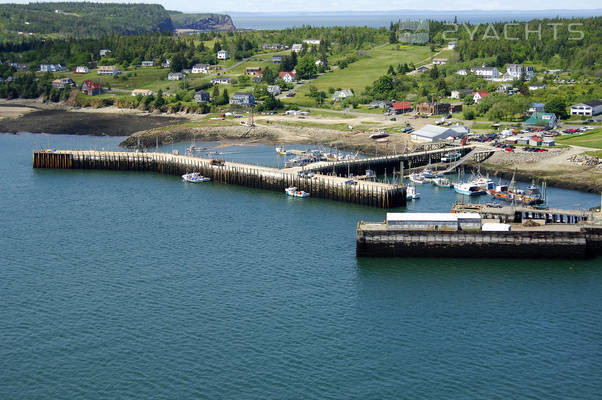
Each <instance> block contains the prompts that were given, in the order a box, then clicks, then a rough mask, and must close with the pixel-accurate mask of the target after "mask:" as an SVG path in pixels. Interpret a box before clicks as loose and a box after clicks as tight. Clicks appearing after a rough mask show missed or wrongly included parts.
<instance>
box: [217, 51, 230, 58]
mask: <svg viewBox="0 0 602 400" xmlns="http://www.w3.org/2000/svg"><path fill="white" fill-rule="evenodd" d="M228 58H230V56H229V55H228V52H227V51H226V50H220V51H218V52H217V59H218V60H227V59H228Z"/></svg>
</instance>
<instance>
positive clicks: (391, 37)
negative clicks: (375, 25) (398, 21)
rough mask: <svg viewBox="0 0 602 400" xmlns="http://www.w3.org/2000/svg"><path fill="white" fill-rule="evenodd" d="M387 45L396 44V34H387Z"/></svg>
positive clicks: (392, 32)
mask: <svg viewBox="0 0 602 400" xmlns="http://www.w3.org/2000/svg"><path fill="white" fill-rule="evenodd" d="M389 43H390V44H395V43H397V32H395V31H391V33H389Z"/></svg>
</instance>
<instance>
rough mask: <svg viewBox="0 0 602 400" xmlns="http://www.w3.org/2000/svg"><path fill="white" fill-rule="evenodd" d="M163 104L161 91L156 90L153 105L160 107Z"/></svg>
mask: <svg viewBox="0 0 602 400" xmlns="http://www.w3.org/2000/svg"><path fill="white" fill-rule="evenodd" d="M164 105H165V99H164V98H163V91H162V90H159V91H158V92H157V98H156V99H155V107H156V108H161V107H163V106H164Z"/></svg>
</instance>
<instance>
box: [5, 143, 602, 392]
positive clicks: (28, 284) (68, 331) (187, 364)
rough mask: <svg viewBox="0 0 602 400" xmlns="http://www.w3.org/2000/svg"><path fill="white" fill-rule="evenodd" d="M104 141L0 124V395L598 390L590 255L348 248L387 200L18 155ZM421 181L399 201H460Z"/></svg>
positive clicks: (558, 199) (559, 201) (600, 368)
mask: <svg viewBox="0 0 602 400" xmlns="http://www.w3.org/2000/svg"><path fill="white" fill-rule="evenodd" d="M121 139H122V138H115V137H87V136H71V135H33V134H19V135H7V134H0V187H1V188H2V190H1V191H0V205H1V207H0V221H1V222H2V223H1V224H0V304H1V307H0V399H49V398H51V399H72V398H85V399H115V398H144V399H216V398H226V399H230V398H235V399H266V398H277V399H280V398H282V399H298V398H303V399H349V398H358V399H402V398H408V399H416V398H424V399H429V398H430V399H441V398H453V399H458V398H488V399H507V398H530V399H546V400H548V399H577V398H579V399H598V398H599V396H600V393H601V392H602V383H601V381H600V376H601V375H602V345H601V344H602V291H601V290H600V287H602V261H601V259H600V258H598V259H593V260H585V261H574V260H571V261H567V260H511V261H508V260H494V259H488V258H487V254H483V257H482V259H477V260H468V259H358V258H356V257H355V228H356V224H357V222H358V221H360V220H364V221H382V220H384V219H385V211H384V210H380V209H373V208H369V207H364V206H355V205H349V204H344V203H338V202H334V201H327V200H320V199H312V198H308V199H297V198H291V197H288V196H285V195H284V194H283V193H282V194H281V193H276V192H270V191H262V190H255V189H249V188H244V187H237V186H229V185H225V184H218V183H208V184H199V185H194V184H186V183H183V182H182V181H181V179H179V178H178V177H174V176H165V175H159V174H154V173H139V172H121V171H89V170H88V171H83V170H44V169H36V170H34V169H33V168H32V150H34V149H36V150H37V149H40V148H56V149H78V148H80V149H90V148H96V149H101V148H104V149H107V150H109V149H117V144H118V143H119V142H120V140H121ZM188 145H189V144H176V148H178V146H180V147H179V148H180V149H181V151H183V149H184V148H185V147H186V146H188ZM197 145H199V144H197ZM215 145H216V144H215V143H204V144H202V146H206V147H213V146H215ZM299 148H300V147H299ZM162 150H163V151H171V146H165V147H163V148H162ZM218 151H220V152H223V153H224V154H223V155H222V156H223V157H224V158H226V159H227V160H228V159H236V160H238V161H252V162H257V163H263V164H269V165H274V166H277V165H278V162H279V161H278V159H277V158H276V157H277V156H275V155H274V150H273V148H272V147H270V146H262V145H254V146H250V145H248V146H247V145H245V146H230V147H221V148H220V149H219V150H218ZM418 191H419V192H421V193H422V198H421V199H419V200H416V201H413V202H410V203H409V204H408V209H410V210H411V211H442V212H443V211H445V212H446V211H449V209H450V207H451V205H452V203H453V202H454V201H459V200H461V196H460V197H458V195H456V194H455V193H454V192H453V191H450V190H449V189H442V188H434V187H432V186H430V185H424V186H422V187H419V189H418ZM548 196H549V199H550V204H551V205H552V206H555V207H564V208H590V207H594V206H596V205H598V204H599V202H600V197H599V195H594V194H587V193H579V192H574V191H566V190H559V189H555V188H548Z"/></svg>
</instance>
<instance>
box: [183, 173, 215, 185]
mask: <svg viewBox="0 0 602 400" xmlns="http://www.w3.org/2000/svg"><path fill="white" fill-rule="evenodd" d="M182 179H183V180H184V181H185V182H190V183H202V182H209V181H210V180H211V178H208V177H206V176H203V175H201V174H199V173H198V172H189V173H187V174H184V175H182Z"/></svg>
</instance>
